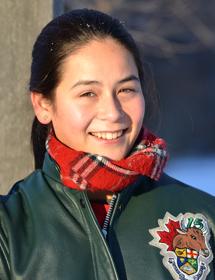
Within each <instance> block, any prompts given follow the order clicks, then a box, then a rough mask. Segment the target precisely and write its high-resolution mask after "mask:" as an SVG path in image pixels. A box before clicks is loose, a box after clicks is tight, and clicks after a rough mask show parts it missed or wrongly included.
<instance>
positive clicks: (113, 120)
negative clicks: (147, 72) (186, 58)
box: [0, 9, 215, 280]
mask: <svg viewBox="0 0 215 280" xmlns="http://www.w3.org/2000/svg"><path fill="white" fill-rule="evenodd" d="M145 88H146V81H145V80H144V72H143V69H142V64H141V59H140V55H139V53H138V50H137V47H136V45H135V42H134V40H133V39H132V37H131V35H130V34H128V32H127V31H126V30H125V28H124V26H122V24H121V23H120V22H119V21H118V20H116V19H113V18H111V17H110V16H108V15H105V14H103V13H100V12H97V11H92V10H86V9H84V10H76V11H72V12H69V13H67V14H65V15H62V16H60V17H58V18H56V19H54V20H53V21H51V22H50V23H49V24H48V25H47V26H46V27H45V28H44V29H43V30H42V32H41V33H40V35H39V37H38V38H37V40H36V42H35V45H34V48H33V53H32V68H31V79H30V92H31V100H32V104H33V108H34V112H35V119H34V122H33V127H32V142H33V149H34V154H35V165H36V169H37V170H36V171H35V172H33V173H32V174H31V175H30V176H29V177H27V178H25V179H24V180H23V181H21V182H18V183H17V184H15V186H14V187H13V188H12V190H11V191H10V193H9V194H8V196H6V197H3V198H2V203H1V227H0V231H1V239H0V244H1V249H0V259H1V265H0V279H39V280H43V279H102V280H106V279H129V280H130V279H135V280H136V279H165V280H167V279H210V280H212V279H214V277H215V267H214V260H213V254H214V251H215V250H214V235H215V223H214V221H215V207H214V206H215V200H214V198H213V197H212V196H209V195H208V194H205V193H203V192H201V191H198V190H196V189H194V188H191V187H189V186H186V185H184V184H182V183H180V182H178V181H176V180H174V179H171V178H169V177H168V176H166V175H165V174H162V170H163V167H164V165H165V162H166V159H167V155H166V150H165V142H164V140H162V139H160V138H157V137H156V136H154V135H153V134H151V133H150V132H149V131H148V130H147V129H146V128H144V125H143V119H144V115H145V107H146V110H148V104H149V102H148V100H149V98H150V96H147V92H146V90H145ZM145 104H146V106H145ZM159 251H160V254H159ZM162 259H163V263H162Z"/></svg>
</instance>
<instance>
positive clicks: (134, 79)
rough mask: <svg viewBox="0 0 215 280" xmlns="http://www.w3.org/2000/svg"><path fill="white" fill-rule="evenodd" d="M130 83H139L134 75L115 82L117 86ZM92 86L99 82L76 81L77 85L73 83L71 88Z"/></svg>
mask: <svg viewBox="0 0 215 280" xmlns="http://www.w3.org/2000/svg"><path fill="white" fill-rule="evenodd" d="M130 81H137V82H139V81H140V79H139V78H138V77H137V76H135V75H130V76H128V77H125V78H124V79H122V80H120V81H118V82H117V84H122V83H125V82H130ZM92 84H98V85H100V84H101V82H99V81H94V80H80V81H78V82H77V83H75V84H74V85H73V86H72V89H73V88H75V87H77V86H87V85H92Z"/></svg>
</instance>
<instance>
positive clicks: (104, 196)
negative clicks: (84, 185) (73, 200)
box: [87, 191, 113, 203]
mask: <svg viewBox="0 0 215 280" xmlns="http://www.w3.org/2000/svg"><path fill="white" fill-rule="evenodd" d="M87 195H88V198H89V200H91V201H95V202H107V203H108V202H109V201H110V200H111V198H112V196H113V193H112V192H109V191H95V192H91V191H88V192H87Z"/></svg>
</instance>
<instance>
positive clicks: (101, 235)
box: [82, 192, 119, 280]
mask: <svg viewBox="0 0 215 280" xmlns="http://www.w3.org/2000/svg"><path fill="white" fill-rule="evenodd" d="M82 193H83V197H84V201H85V203H86V206H87V209H88V212H89V214H90V216H91V219H92V221H93V224H94V225H95V228H96V230H97V232H98V234H99V235H100V237H101V239H102V242H103V244H104V247H105V249H106V252H107V254H108V257H109V259H110V262H111V265H112V268H113V272H114V274H115V277H116V280H119V277H118V273H117V271H116V267H115V264H114V261H113V258H112V256H111V254H110V251H109V248H108V245H107V242H106V240H105V237H104V235H103V234H102V232H101V229H100V228H99V226H98V222H97V219H96V217H95V214H94V212H93V210H92V208H91V205H90V201H89V199H88V196H87V194H86V193H85V192H82ZM116 200H117V196H116V199H115V202H116ZM115 204H116V203H114V205H113V206H112V213H113V209H114V206H115ZM108 212H109V211H108ZM110 219H111V214H110V218H109V221H110Z"/></svg>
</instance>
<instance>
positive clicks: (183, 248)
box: [157, 217, 209, 275]
mask: <svg viewBox="0 0 215 280" xmlns="http://www.w3.org/2000/svg"><path fill="white" fill-rule="evenodd" d="M166 227H167V228H168V230H169V231H158V232H157V234H158V235H159V237H160V240H159V242H160V243H165V244H166V245H167V246H168V249H167V251H173V252H174V253H175V255H176V256H177V265H178V268H179V269H180V270H181V271H183V272H184V273H185V274H187V275H192V274H194V273H196V272H197V271H198V265H199V263H198V258H199V256H200V255H202V256H203V257H205V258H207V257H208V256H209V248H208V247H207V244H206V240H205V233H206V230H207V229H206V228H205V225H204V222H203V220H202V219H200V218H195V219H194V218H193V217H189V218H183V219H182V220H181V222H179V221H173V220H171V219H170V220H169V222H168V223H167V224H166Z"/></svg>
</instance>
